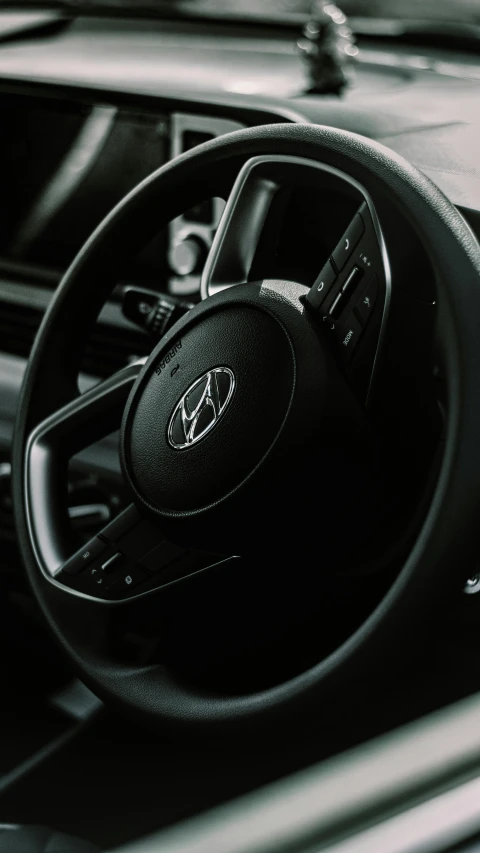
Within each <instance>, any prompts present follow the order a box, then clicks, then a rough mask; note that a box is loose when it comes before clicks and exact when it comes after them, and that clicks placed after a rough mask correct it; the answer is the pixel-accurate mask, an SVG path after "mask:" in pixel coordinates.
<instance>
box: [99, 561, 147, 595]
mask: <svg viewBox="0 0 480 853" xmlns="http://www.w3.org/2000/svg"><path fill="white" fill-rule="evenodd" d="M146 578H147V575H146V574H145V572H143V571H142V570H141V568H140V567H139V566H129V567H128V568H127V569H124V570H123V571H121V572H119V575H118V577H116V578H115V580H113V581H112V583H111V584H110V586H109V587H108V589H107V590H106V595H107V596H108V598H114V599H118V598H128V596H129V595H130V591H131V590H132V589H133V588H134V587H136V586H138V584H139V583H142V581H144V580H146Z"/></svg>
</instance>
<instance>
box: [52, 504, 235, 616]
mask: <svg viewBox="0 0 480 853" xmlns="http://www.w3.org/2000/svg"><path fill="white" fill-rule="evenodd" d="M223 559H224V558H223V557H222V556H220V555H215V554H209V553H207V552H203V551H198V550H194V549H191V548H185V547H182V546H180V545H177V544H175V543H174V542H171V541H169V540H168V539H166V538H165V536H164V535H163V534H162V533H161V532H160V531H159V530H158V529H157V528H155V527H154V526H153V525H152V524H150V523H149V522H148V521H147V520H145V519H143V518H142V517H141V515H140V513H139V512H138V510H137V508H136V507H135V505H134V504H130V506H128V507H127V508H126V509H125V510H123V512H121V513H120V514H119V515H118V516H117V517H116V518H114V519H113V521H111V522H110V523H109V524H107V525H106V526H105V527H104V528H103V529H102V530H101V531H100V532H99V533H98V534H97V535H96V536H95V537H93V538H92V539H91V540H90V541H89V542H87V544H86V545H84V546H83V547H82V548H80V549H79V550H78V551H77V552H76V553H75V554H73V556H72V557H70V558H69V559H68V560H67V561H66V562H65V563H64V564H63V566H62V567H61V569H59V570H58V571H57V572H56V574H55V579H56V581H57V582H59V583H61V584H62V585H64V586H66V587H68V588H69V589H72V590H75V591H77V592H80V593H82V594H83V595H88V596H90V597H92V596H93V597H94V598H100V599H102V600H105V601H120V600H125V599H129V598H131V597H133V596H135V595H139V594H142V593H146V592H150V591H152V590H153V589H158V588H159V587H162V586H166V585H168V584H171V583H174V582H176V581H178V580H180V579H182V578H185V577H187V576H189V575H192V574H195V573H196V572H199V571H202V570H203V569H206V568H208V567H210V566H213V565H216V564H217V563H219V562H221V561H222V560H223Z"/></svg>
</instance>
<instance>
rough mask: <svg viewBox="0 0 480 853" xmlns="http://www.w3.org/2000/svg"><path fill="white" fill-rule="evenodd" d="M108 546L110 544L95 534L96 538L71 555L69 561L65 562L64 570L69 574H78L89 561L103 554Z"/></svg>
mask: <svg viewBox="0 0 480 853" xmlns="http://www.w3.org/2000/svg"><path fill="white" fill-rule="evenodd" d="M107 548H108V545H107V544H106V543H105V542H102V540H101V539H99V538H98V537H97V536H95V538H94V539H90V542H87V544H86V545H84V546H83V548H82V550H81V551H77V553H76V554H74V555H73V557H70V559H69V560H68V562H66V563H65V565H64V567H63V571H64V572H66V573H67V574H68V575H77V574H78V573H79V572H82V571H83V569H84V568H85V567H86V566H88V565H89V563H91V562H92V561H93V560H95V559H96V557H99V556H100V554H103V552H104V551H106V549H107Z"/></svg>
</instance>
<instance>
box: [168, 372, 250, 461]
mask: <svg viewBox="0 0 480 853" xmlns="http://www.w3.org/2000/svg"><path fill="white" fill-rule="evenodd" d="M234 390H235V376H234V374H233V372H232V371H231V370H230V368H229V367H214V368H213V369H212V370H209V371H208V372H207V373H204V374H203V376H201V377H200V379H197V380H196V381H195V382H194V383H193V385H190V387H189V388H188V389H187V391H185V394H184V395H183V397H181V398H180V400H179V401H178V403H177V405H176V406H175V408H174V410H173V414H172V417H171V418H170V422H169V424H168V441H169V444H170V445H171V446H172V447H173V448H175V450H184V449H185V448H186V447H192V446H193V445H194V444H197V442H198V441H200V440H201V439H202V438H204V437H205V436H206V435H207V433H209V432H210V430H212V429H213V428H214V426H216V425H217V423H218V421H219V420H220V418H221V416H222V415H223V413H224V411H225V409H226V408H227V406H228V404H229V402H230V400H231V399H232V395H233V392H234Z"/></svg>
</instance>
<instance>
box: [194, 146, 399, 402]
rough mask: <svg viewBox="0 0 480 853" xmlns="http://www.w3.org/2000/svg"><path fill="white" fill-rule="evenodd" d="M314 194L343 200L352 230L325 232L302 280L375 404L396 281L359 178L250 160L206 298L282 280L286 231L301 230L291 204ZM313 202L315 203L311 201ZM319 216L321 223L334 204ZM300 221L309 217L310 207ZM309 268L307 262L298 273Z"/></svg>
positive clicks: (304, 164)
mask: <svg viewBox="0 0 480 853" xmlns="http://www.w3.org/2000/svg"><path fill="white" fill-rule="evenodd" d="M306 189H308V190H309V191H311V190H313V191H315V192H316V193H317V195H318V197H319V198H322V197H323V196H327V197H328V198H331V197H334V198H335V199H337V200H338V199H341V203H342V205H343V206H344V208H345V211H346V213H345V214H344V215H343V220H344V222H345V230H344V232H343V233H342V232H340V233H337V234H335V231H332V230H331V229H329V228H327V227H325V226H324V230H325V234H323V235H319V240H318V256H317V255H316V253H315V251H312V250H311V248H309V252H310V253H311V254H312V255H313V258H314V260H313V264H312V261H311V260H310V261H309V263H308V264H306V265H305V268H304V269H303V270H302V275H301V280H299V278H298V276H297V278H296V280H297V281H299V283H300V284H304V285H307V286H309V287H310V290H309V293H308V295H307V296H306V299H305V305H306V306H307V308H308V309H309V311H310V312H311V314H312V316H313V317H315V319H316V321H317V322H318V324H319V326H322V331H323V332H324V333H325V337H326V339H327V341H328V343H329V345H330V347H331V349H332V351H333V352H334V353H335V356H336V357H337V358H338V361H339V363H340V364H341V366H342V368H343V370H344V371H345V373H346V375H347V377H348V379H349V381H350V383H351V384H352V386H353V387H354V388H355V391H356V393H357V395H358V396H359V397H360V398H361V399H362V401H367V399H368V395H369V391H370V388H371V385H372V377H373V374H374V367H375V364H376V360H377V354H378V352H379V349H380V345H381V342H382V339H383V333H384V330H385V325H386V319H387V315H388V307H389V300H390V288H391V280H390V267H389V262H388V256H387V252H386V248H385V243H384V239H383V235H382V232H381V228H380V224H379V221H378V218H377V214H376V211H375V207H374V204H373V202H372V199H371V198H370V196H369V195H368V193H367V192H366V190H365V188H364V187H363V186H361V185H360V184H359V183H358V182H357V181H355V180H354V179H353V178H351V177H349V176H348V175H346V174H345V173H341V172H339V171H337V170H336V169H335V168H332V167H331V166H327V165H325V164H322V163H313V162H311V161H306V160H302V158H300V157H281V156H274V155H270V156H262V157H254V158H252V159H251V160H249V161H248V162H247V163H246V164H245V166H244V167H243V169H242V170H241V172H240V174H239V175H238V178H237V180H236V181H235V184H234V186H233V189H232V191H231V194H230V197H229V199H228V202H227V205H226V207H225V210H224V213H223V216H222V219H221V222H220V225H219V228H218V230H217V233H216V236H215V240H214V242H213V245H212V248H211V250H210V253H209V256H208V258H207V262H206V264H205V268H204V272H203V276H202V284H201V292H202V296H203V298H204V299H205V298H207V297H209V296H212V295H214V294H216V293H219V292H220V291H222V290H225V289H226V288H229V287H232V286H234V285H238V284H242V283H245V282H247V281H252V280H255V279H260V280H261V279H275V278H278V277H279V275H278V263H279V261H278V258H280V259H281V260H282V261H283V263H285V262H286V266H287V268H288V261H289V259H288V257H287V258H283V257H282V249H281V246H280V244H281V241H282V239H283V237H284V235H283V231H282V229H285V227H286V225H285V222H287V226H288V227H290V228H292V227H294V226H293V223H292V222H291V221H290V220H285V214H284V206H285V199H288V200H289V202H288V203H289V204H290V205H291V206H293V207H294V206H295V204H296V203H297V202H296V201H295V198H296V196H295V193H296V192H297V191H298V190H303V192H305V190H306ZM300 198H301V199H302V198H303V196H302V195H300ZM309 198H310V197H309V196H305V199H309ZM305 203H307V202H306V200H303V202H302V203H301V204H305ZM308 203H309V204H312V201H311V198H310V200H309V201H308ZM313 212H314V213H318V214H319V216H318V217H317V218H319V219H321V216H322V215H324V214H325V213H326V212H328V205H327V204H326V203H324V207H322V209H321V211H315V210H313ZM298 215H299V217H302V216H304V215H305V213H304V211H303V208H302V206H301V207H300V208H299V209H298ZM337 216H338V213H337ZM338 218H339V221H342V217H341V216H340V217H338ZM312 239H313V238H312ZM322 256H323V257H322ZM323 262H324V263H323ZM322 263H323V266H322ZM301 268H302V264H301V263H300V264H298V265H297V269H298V270H301ZM282 273H283V271H282ZM312 275H313V279H314V280H313V281H312ZM282 278H283V274H282Z"/></svg>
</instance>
